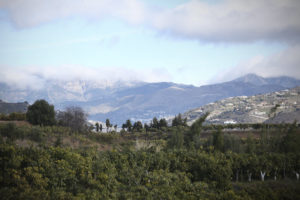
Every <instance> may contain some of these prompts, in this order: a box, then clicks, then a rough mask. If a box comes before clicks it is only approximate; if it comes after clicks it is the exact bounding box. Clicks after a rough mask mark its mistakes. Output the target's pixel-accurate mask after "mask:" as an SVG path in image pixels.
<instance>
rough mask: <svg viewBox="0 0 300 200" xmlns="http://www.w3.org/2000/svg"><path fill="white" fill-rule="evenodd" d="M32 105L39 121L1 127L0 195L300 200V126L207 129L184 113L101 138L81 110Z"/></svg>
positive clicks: (129, 125) (128, 125) (201, 120)
mask: <svg viewBox="0 0 300 200" xmlns="http://www.w3.org/2000/svg"><path fill="white" fill-rule="evenodd" d="M33 105H35V106H33ZM33 105H32V106H33V107H31V109H30V110H29V111H28V112H29V113H31V114H28V113H27V115H26V117H27V118H28V117H32V118H34V119H35V117H36V116H35V114H36V115H37V116H39V117H38V118H37V120H36V121H34V120H33V121H34V123H33V121H30V122H31V123H32V124H36V125H34V126H22V125H16V124H15V123H12V122H11V123H9V122H8V123H1V124H0V161H1V162H0V168H1V172H0V199H214V200H215V199H216V200H218V199H220V200H221V199H225V200H226V199H228V200H241V199H248V200H252V199H253V200H254V199H255V200H260V199H261V200H263V199H271V200H272V199H274V200H278V199H291V200H292V199H300V181H299V174H300V127H299V125H298V124H297V123H296V122H295V123H293V124H273V125H272V124H256V125H255V124H241V125H233V126H229V125H226V126H222V125H205V124H204V122H205V119H206V117H207V116H208V114H205V115H203V116H202V117H201V118H199V119H198V120H196V121H195V122H194V123H193V124H192V125H191V126H187V123H186V119H182V116H181V115H178V116H176V119H174V120H173V122H172V126H168V124H167V123H166V122H167V121H166V120H165V119H157V118H153V120H152V121H151V123H150V124H149V125H148V124H145V125H144V126H143V124H142V123H141V122H140V121H137V122H133V123H132V122H131V121H130V120H127V121H126V122H125V124H123V126H122V128H123V129H124V130H122V134H119V133H116V132H115V131H108V132H107V133H101V131H102V130H101V129H102V124H99V123H98V124H96V132H94V131H91V130H89V129H88V128H87V124H86V115H85V114H84V112H83V110H82V109H80V108H77V107H70V108H67V109H66V110H65V111H63V112H59V113H57V115H56V119H55V118H54V122H53V121H52V120H53V119H52V106H51V105H49V104H47V102H40V101H37V102H36V103H35V104H33ZM44 108H46V109H44ZM38 109H42V111H38ZM32 113H34V114H32ZM41 115H42V116H41ZM44 115H45V116H44ZM46 116H48V117H46ZM49 116H51V120H50V121H51V123H49V119H50V118H49ZM31 120H32V119H31ZM36 122H39V123H36ZM54 124H55V125H54ZM106 127H112V124H111V123H110V121H109V119H107V120H106ZM236 128H239V129H238V131H239V132H235V131H232V130H233V129H236ZM115 129H116V127H115ZM125 129H126V130H125ZM238 133H239V134H242V135H238ZM245 134H247V135H245ZM104 147H105V148H104Z"/></svg>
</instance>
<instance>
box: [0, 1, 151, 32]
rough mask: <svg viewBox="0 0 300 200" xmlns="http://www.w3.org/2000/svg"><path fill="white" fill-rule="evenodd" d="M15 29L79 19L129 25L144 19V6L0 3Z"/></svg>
mask: <svg viewBox="0 0 300 200" xmlns="http://www.w3.org/2000/svg"><path fill="white" fill-rule="evenodd" d="M0 8H2V9H5V10H7V11H8V13H9V16H10V18H11V20H12V21H13V22H14V24H16V25H17V26H18V27H21V28H24V27H32V26H37V25H40V24H42V23H45V22H50V21H53V20H56V19H61V18H67V17H73V16H79V17H84V18H90V19H94V18H96V19H99V18H103V17H107V16H109V17H117V18H122V19H125V20H126V21H127V22H129V23H133V24H135V23H139V22H140V21H142V20H143V19H144V13H145V10H144V6H143V4H142V3H141V2H139V1H137V0H114V1H110V0H63V1H61V0H2V1H0Z"/></svg>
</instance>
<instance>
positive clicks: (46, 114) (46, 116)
mask: <svg viewBox="0 0 300 200" xmlns="http://www.w3.org/2000/svg"><path fill="white" fill-rule="evenodd" d="M26 118H27V120H28V121H29V122H30V123H31V124H33V125H40V126H41V125H43V126H48V125H54V124H55V111H54V106H53V105H49V103H48V102H47V101H45V100H37V101H35V102H34V104H32V105H31V106H28V110H27V113H26Z"/></svg>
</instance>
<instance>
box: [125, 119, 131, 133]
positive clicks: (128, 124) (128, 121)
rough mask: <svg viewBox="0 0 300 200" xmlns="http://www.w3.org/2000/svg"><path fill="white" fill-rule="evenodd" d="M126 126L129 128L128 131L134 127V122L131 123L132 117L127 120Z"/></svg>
mask: <svg viewBox="0 0 300 200" xmlns="http://www.w3.org/2000/svg"><path fill="white" fill-rule="evenodd" d="M126 128H127V131H131V129H132V124H131V121H130V119H127V120H126Z"/></svg>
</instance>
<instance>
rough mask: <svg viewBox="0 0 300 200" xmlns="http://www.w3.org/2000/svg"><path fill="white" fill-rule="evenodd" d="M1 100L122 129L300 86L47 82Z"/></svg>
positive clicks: (284, 80)
mask: <svg viewBox="0 0 300 200" xmlns="http://www.w3.org/2000/svg"><path fill="white" fill-rule="evenodd" d="M0 86H1V89H0V98H2V99H4V100H5V101H8V102H16V101H28V102H30V103H33V102H34V101H35V100H37V99H45V100H47V101H48V102H50V103H51V104H54V105H55V107H56V109H64V108H65V107H66V106H70V105H71V106H74V105H77V106H81V107H82V108H83V109H84V110H85V111H86V112H88V114H89V119H91V120H97V121H105V119H106V118H109V119H110V120H111V121H112V122H113V123H118V124H119V125H120V124H122V123H124V121H125V120H126V119H132V120H133V121H137V120H141V121H143V122H148V121H150V120H151V119H152V118H153V117H154V116H156V117H158V118H160V117H171V116H174V115H175V114H178V113H183V112H184V111H186V110H190V109H193V108H196V107H199V106H203V105H205V104H208V103H211V102H214V101H218V100H221V99H224V98H228V97H235V96H242V95H246V96H251V95H256V94H265V93H269V92H274V91H279V90H283V89H287V88H291V87H296V86H300V81H299V80H296V79H293V78H289V77H275V78H263V77H259V76H257V75H254V74H249V75H246V76H244V77H240V78H238V79H236V80H233V81H229V82H225V83H218V84H212V85H204V86H200V87H195V86H192V85H183V84H176V83H168V82H159V83H145V82H131V83H129V82H116V83H105V82H104V83H95V82H91V81H82V80H77V81H56V80H46V81H45V87H44V88H43V89H40V90H31V89H29V88H27V89H18V88H14V87H11V86H8V85H6V84H4V83H0Z"/></svg>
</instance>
